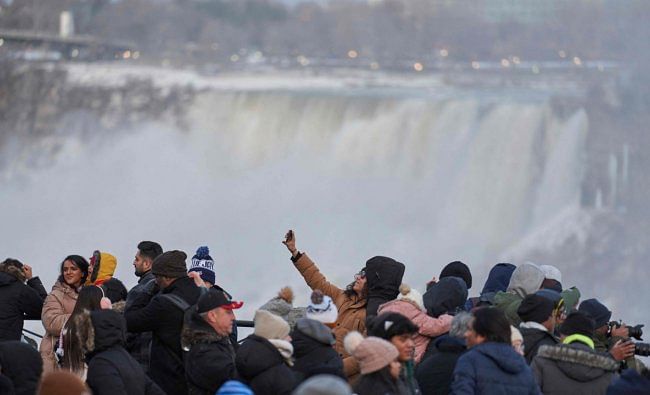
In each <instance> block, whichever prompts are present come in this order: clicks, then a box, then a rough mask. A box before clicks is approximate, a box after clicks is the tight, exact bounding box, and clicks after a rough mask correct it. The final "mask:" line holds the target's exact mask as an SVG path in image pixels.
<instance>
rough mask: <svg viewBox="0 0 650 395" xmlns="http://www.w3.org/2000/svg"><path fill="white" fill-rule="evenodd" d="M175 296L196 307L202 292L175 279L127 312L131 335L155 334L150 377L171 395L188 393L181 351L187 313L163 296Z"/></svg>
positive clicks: (182, 279) (184, 280)
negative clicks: (133, 333) (134, 333)
mask: <svg viewBox="0 0 650 395" xmlns="http://www.w3.org/2000/svg"><path fill="white" fill-rule="evenodd" d="M164 294H174V295H178V296H179V297H181V298H182V299H183V300H185V301H186V302H187V303H188V304H189V305H194V304H196V302H197V300H198V298H199V296H200V294H201V291H200V289H199V288H198V287H197V286H196V285H195V284H194V281H193V280H192V279H191V278H189V277H187V276H186V277H180V278H178V279H176V281H174V282H173V283H172V284H171V285H170V286H169V287H167V288H165V289H164V290H162V291H161V293H159V294H157V295H156V296H154V297H153V298H152V299H150V298H151V296H150V295H147V294H141V295H139V296H138V297H137V300H135V301H133V303H132V304H131V305H130V306H129V307H130V308H128V309H127V310H126V311H125V317H126V324H127V329H128V330H129V332H152V333H153V339H152V343H151V364H150V367H149V372H150V376H151V378H152V379H153V380H154V381H155V382H156V384H158V385H159V386H160V388H162V389H163V391H165V392H166V393H168V394H174V395H182V394H187V382H186V381H185V367H184V364H183V355H182V351H181V330H182V327H183V319H184V316H185V312H184V311H182V310H181V309H180V308H178V307H177V306H176V305H175V304H174V302H172V301H170V300H169V299H167V298H165V297H163V295H164Z"/></svg>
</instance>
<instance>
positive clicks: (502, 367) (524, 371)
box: [451, 342, 540, 395]
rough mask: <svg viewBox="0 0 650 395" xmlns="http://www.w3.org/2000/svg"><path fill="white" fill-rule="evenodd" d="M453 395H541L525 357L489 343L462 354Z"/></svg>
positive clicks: (453, 385)
mask: <svg viewBox="0 0 650 395" xmlns="http://www.w3.org/2000/svg"><path fill="white" fill-rule="evenodd" d="M451 393H452V394H484V395H487V394H494V395H505V394H513V395H514V394H517V395H519V394H535V395H537V394H540V391H539V387H538V386H537V383H536V382H535V378H534V377H533V372H532V371H531V370H530V367H529V366H528V365H527V364H526V360H524V357H522V356H521V355H519V354H517V353H516V352H515V350H514V349H513V348H512V347H511V346H510V345H509V344H505V343H492V342H486V343H482V344H479V345H477V346H474V347H472V348H470V349H469V351H467V352H466V353H465V354H463V355H462V356H461V357H460V358H459V359H458V362H457V363H456V368H455V369H454V381H453V382H452V384H451Z"/></svg>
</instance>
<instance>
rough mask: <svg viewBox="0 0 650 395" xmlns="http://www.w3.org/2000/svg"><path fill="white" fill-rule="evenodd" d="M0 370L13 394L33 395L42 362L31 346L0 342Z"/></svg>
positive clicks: (17, 342)
mask: <svg viewBox="0 0 650 395" xmlns="http://www.w3.org/2000/svg"><path fill="white" fill-rule="evenodd" d="M0 368H1V369H2V375H3V376H5V377H7V378H8V379H9V380H10V381H11V383H12V385H11V386H12V387H13V394H16V395H33V394H34V393H35V392H36V389H37V388H38V381H39V380H40V378H41V373H42V372H43V361H42V359H41V356H40V355H39V354H38V351H36V350H35V349H34V348H32V346H30V345H28V344H26V343H22V342H19V341H15V340H11V341H5V342H0ZM0 389H1V388H0ZM0 393H2V394H5V393H7V392H0ZM10 393H11V392H10Z"/></svg>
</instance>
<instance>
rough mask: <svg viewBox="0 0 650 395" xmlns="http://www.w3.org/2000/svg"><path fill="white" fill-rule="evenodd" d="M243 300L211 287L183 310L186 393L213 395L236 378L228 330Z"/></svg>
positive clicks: (229, 330)
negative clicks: (235, 298)
mask: <svg viewBox="0 0 650 395" xmlns="http://www.w3.org/2000/svg"><path fill="white" fill-rule="evenodd" d="M243 304H244V303H243V302H238V301H233V300H231V299H230V297H229V296H228V295H227V294H226V293H225V292H223V291H220V290H217V289H216V288H210V290H209V291H207V292H205V293H204V294H202V295H201V297H199V300H198V302H197V304H196V305H195V306H192V308H190V309H189V310H188V311H187V312H186V313H185V324H184V325H183V332H182V338H181V344H182V346H183V350H184V351H186V354H185V356H184V361H185V377H186V378H187V385H188V389H189V394H197V395H198V394H201V395H203V394H205V395H208V394H210V395H211V394H214V393H215V392H216V391H217V390H218V389H219V388H220V387H221V386H222V385H223V384H224V383H225V382H226V381H228V380H232V379H234V378H235V375H236V370H235V347H234V345H233V344H232V341H231V338H230V333H231V332H232V328H233V323H234V321H235V314H234V310H236V309H239V308H241V307H242V305H243Z"/></svg>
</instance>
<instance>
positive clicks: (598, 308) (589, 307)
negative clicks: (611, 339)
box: [578, 299, 612, 329]
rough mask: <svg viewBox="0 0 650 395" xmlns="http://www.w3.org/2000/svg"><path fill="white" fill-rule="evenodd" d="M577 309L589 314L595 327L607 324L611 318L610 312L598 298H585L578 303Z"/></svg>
mask: <svg viewBox="0 0 650 395" xmlns="http://www.w3.org/2000/svg"><path fill="white" fill-rule="evenodd" d="M578 311H580V312H582V313H585V314H587V315H589V316H590V317H591V318H593V320H594V321H595V322H596V329H598V328H600V327H602V326H604V325H607V323H608V322H609V320H610V319H611V318H612V312H611V311H609V309H608V308H607V307H605V305H604V304H602V303H600V302H599V301H598V299H587V300H584V301H583V302H582V303H580V307H578Z"/></svg>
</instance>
